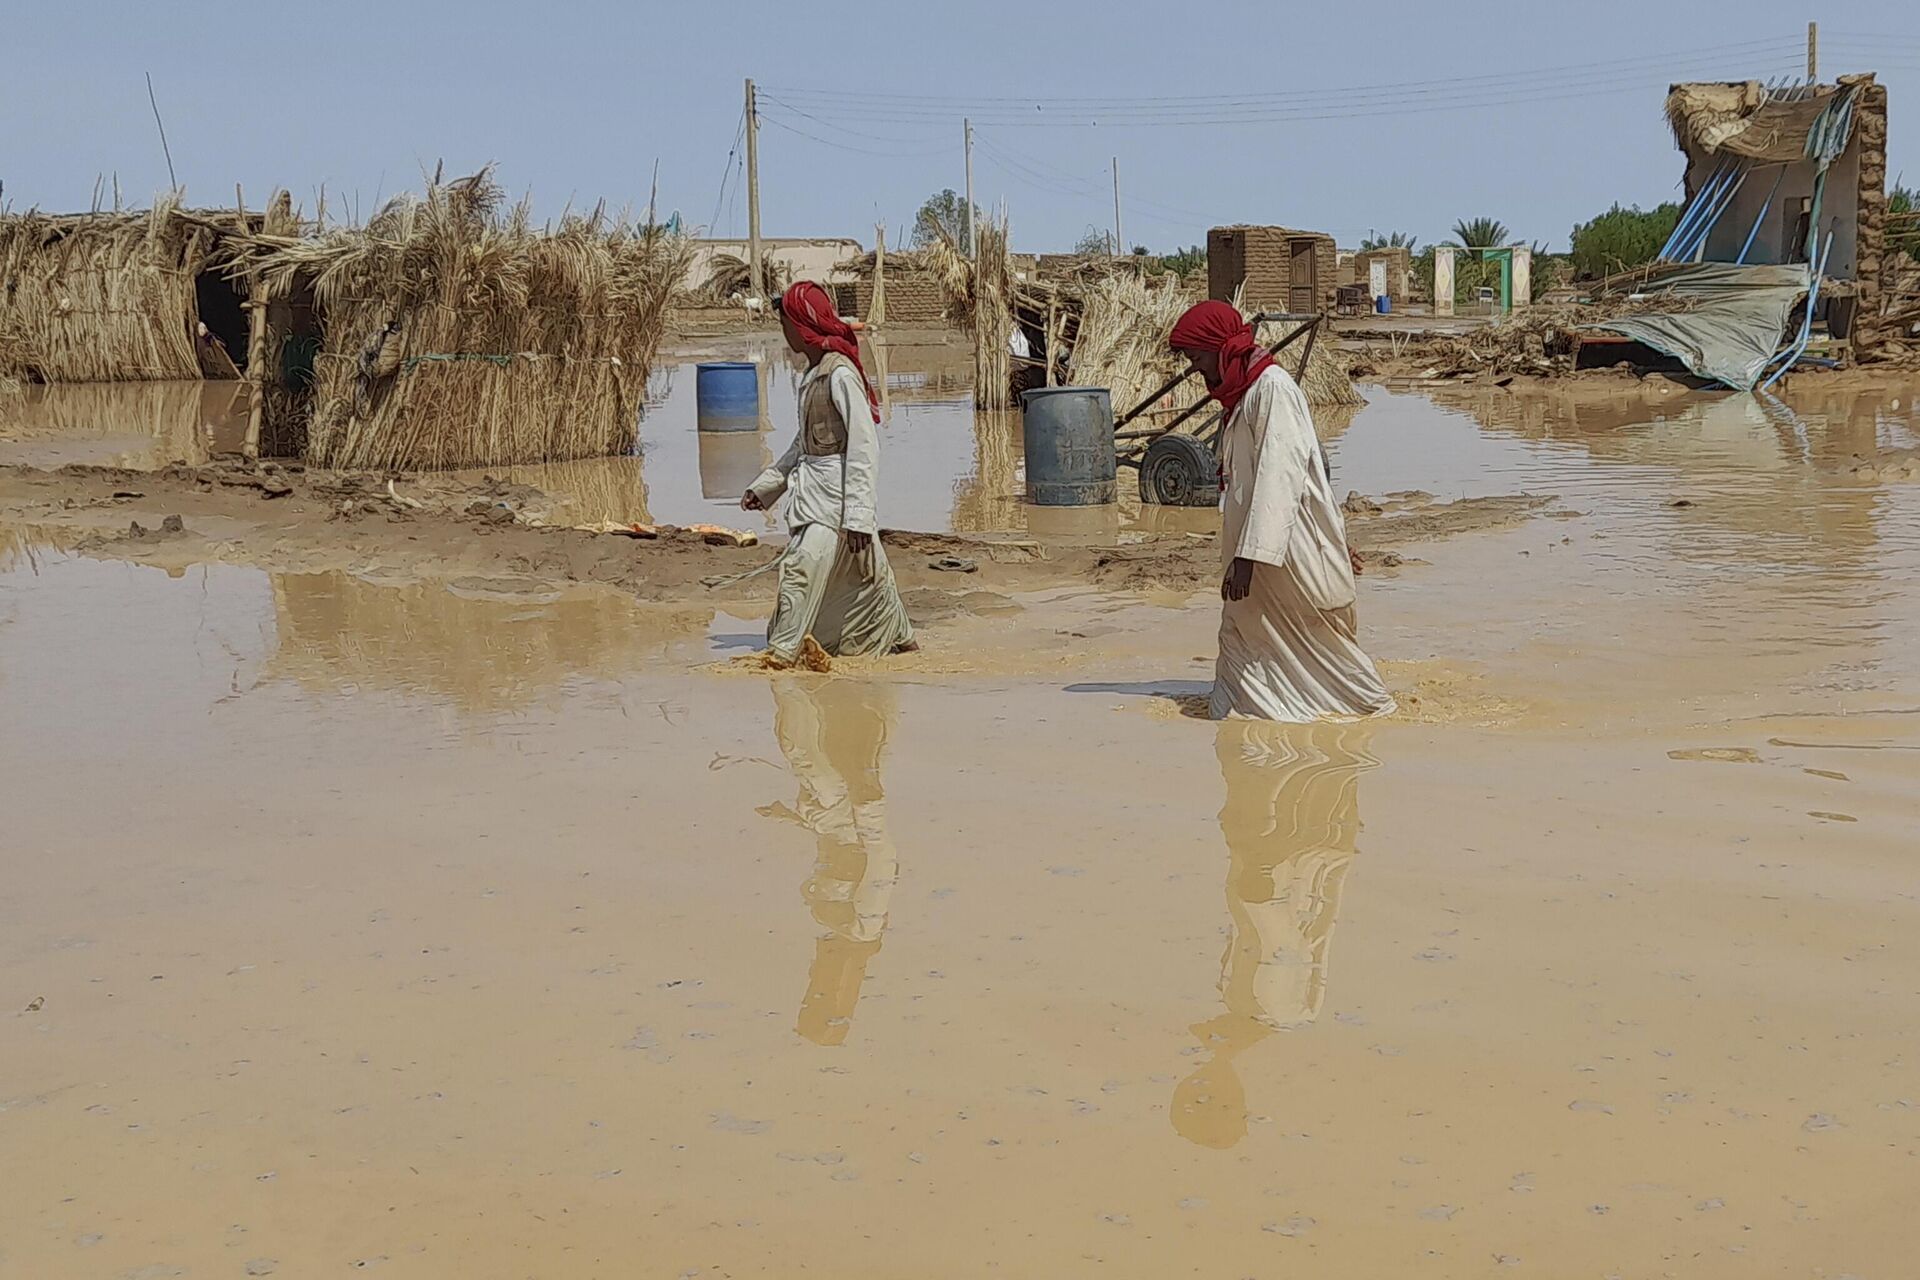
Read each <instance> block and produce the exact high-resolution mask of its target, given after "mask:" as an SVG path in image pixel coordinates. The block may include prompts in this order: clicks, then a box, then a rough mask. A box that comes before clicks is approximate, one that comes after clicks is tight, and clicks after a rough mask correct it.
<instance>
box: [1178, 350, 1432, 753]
mask: <svg viewBox="0 0 1920 1280" xmlns="http://www.w3.org/2000/svg"><path fill="white" fill-rule="evenodd" d="M1221 468H1222V472H1223V475H1224V477H1225V490H1224V492H1223V493H1222V495H1221V502H1222V514H1221V534H1220V553H1221V561H1222V565H1223V568H1225V569H1231V568H1232V565H1233V562H1234V560H1235V559H1244V560H1251V561H1253V584H1252V590H1251V591H1249V592H1248V594H1247V597H1246V599H1244V600H1230V601H1227V602H1226V603H1225V605H1224V606H1223V608H1222V609H1221V611H1220V658H1219V661H1218V663H1217V664H1216V666H1215V668H1214V683H1213V697H1212V699H1211V705H1210V710H1211V713H1212V715H1213V717H1214V718H1215V719H1217V720H1218V719H1225V718H1227V717H1229V716H1239V717H1246V718H1249V719H1256V720H1293V721H1302V722H1305V721H1313V720H1322V719H1328V718H1351V717H1358V716H1372V715H1384V714H1386V713H1388V712H1390V711H1392V710H1394V701H1393V696H1392V695H1391V694H1389V693H1388V692H1387V689H1386V686H1385V685H1384V684H1383V683H1381V680H1380V674H1379V672H1377V671H1375V670H1374V666H1373V661H1372V659H1370V658H1368V657H1367V655H1366V653H1365V652H1364V651H1362V650H1361V648H1360V645H1359V643H1358V641H1357V638H1356V637H1357V631H1356V626H1355V622H1354V615H1353V602H1354V583H1353V566H1352V564H1351V563H1350V562H1349V561H1348V559H1347V529H1346V522H1345V521H1344V520H1343V519H1341V516H1340V508H1339V506H1338V505H1337V504H1336V503H1335V502H1334V500H1333V489H1332V485H1331V483H1330V482H1329V481H1328V478H1327V471H1326V466H1325V463H1324V461H1323V460H1322V455H1321V451H1320V441H1319V438H1318V437H1317V436H1316V435H1315V434H1314V431H1313V416H1312V413H1311V412H1310V411H1309V409H1308V408H1307V398H1306V396H1304V395H1302V394H1301V391H1300V387H1299V385H1298V384H1296V383H1295V382H1294V380H1293V378H1292V377H1291V376H1289V375H1288V374H1287V372H1286V371H1285V370H1284V369H1281V368H1280V367H1279V366H1277V365H1275V366H1272V367H1270V368H1268V369H1267V370H1265V371H1264V372H1263V373H1261V375H1260V376H1259V377H1258V378H1256V379H1255V380H1254V383H1253V386H1251V387H1250V388H1248V390H1247V394H1246V396H1245V397H1244V398H1242V399H1241V401H1240V404H1239V405H1238V406H1237V407H1236V408H1235V410H1234V414H1233V417H1232V418H1231V419H1230V420H1229V421H1228V423H1227V427H1226V433H1225V435H1224V436H1223V437H1222V440H1221Z"/></svg>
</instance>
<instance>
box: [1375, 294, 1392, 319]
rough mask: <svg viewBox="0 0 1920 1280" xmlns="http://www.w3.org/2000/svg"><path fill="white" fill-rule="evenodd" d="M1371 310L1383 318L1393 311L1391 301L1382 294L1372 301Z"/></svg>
mask: <svg viewBox="0 0 1920 1280" xmlns="http://www.w3.org/2000/svg"><path fill="white" fill-rule="evenodd" d="M1373 309H1374V310H1375V311H1378V312H1379V313H1380V314H1381V315H1383V316H1384V315H1387V314H1389V313H1390V312H1391V311H1392V310H1393V299H1392V298H1389V297H1388V296H1387V295H1386V294H1384V293H1383V294H1381V295H1380V296H1379V297H1377V298H1375V299H1374V300H1373Z"/></svg>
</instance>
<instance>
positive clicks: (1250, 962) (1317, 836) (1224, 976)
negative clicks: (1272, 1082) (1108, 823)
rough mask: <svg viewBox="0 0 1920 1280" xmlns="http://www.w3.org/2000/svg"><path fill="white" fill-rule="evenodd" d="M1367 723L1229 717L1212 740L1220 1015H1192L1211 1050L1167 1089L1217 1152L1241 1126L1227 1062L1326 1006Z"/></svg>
mask: <svg viewBox="0 0 1920 1280" xmlns="http://www.w3.org/2000/svg"><path fill="white" fill-rule="evenodd" d="M1371 732H1372V730H1371V726H1368V725H1364V724H1312V725H1289V724H1274V723H1271V722H1267V721H1254V720H1236V721H1229V722H1228V723H1226V724H1223V725H1221V727H1220V732H1219V736H1218V737H1217V739H1216V740H1215V746H1214V750H1215V754H1216V755H1217V756H1218V757H1219V760H1220V775H1221V778H1222V780H1223V781H1224V782H1225V783H1226V793H1227V794H1226V802H1225V804H1224V805H1222V806H1221V809H1220V834H1221V836H1222V837H1224V838H1225V840H1226V845H1227V881H1226V890H1227V919H1228V935H1227V948H1226V952H1225V954H1223V955H1222V956H1221V958H1220V1002H1221V1005H1222V1009H1221V1012H1219V1013H1218V1014H1215V1015H1214V1016H1213V1017H1211V1018H1209V1019H1207V1020H1206V1021H1204V1022H1198V1023H1195V1024H1194V1026H1193V1028H1192V1030H1193V1034H1194V1035H1195V1036H1196V1037H1197V1038H1198V1039H1199V1041H1200V1046H1201V1048H1202V1049H1204V1050H1205V1051H1206V1052H1207V1054H1208V1056H1207V1059H1206V1061H1204V1062H1202V1063H1201V1064H1200V1065H1199V1066H1198V1067H1196V1068H1194V1070H1193V1072H1192V1073H1191V1074H1190V1075H1188V1076H1187V1077H1186V1079H1184V1080H1182V1081H1181V1082H1180V1083H1179V1084H1178V1085H1176V1086H1175V1088H1174V1091H1173V1104H1172V1106H1171V1107H1170V1108H1169V1115H1170V1117H1171V1119H1172V1121H1173V1127H1174V1129H1175V1131H1176V1132H1178V1133H1179V1134H1180V1136H1181V1137H1183V1138H1185V1139H1187V1140H1188V1141H1189V1142H1193V1143H1196V1144H1197V1145H1199V1146H1203V1147H1213V1148H1217V1149H1224V1148H1227V1147H1231V1146H1233V1145H1234V1144H1236V1143H1238V1142H1239V1141H1240V1140H1241V1139H1242V1138H1244V1137H1246V1134H1247V1097H1246V1087H1245V1085H1244V1084H1243V1083H1242V1082H1241V1079H1240V1073H1239V1070H1238V1068H1237V1067H1236V1066H1235V1060H1236V1059H1237V1058H1239V1057H1240V1055H1241V1054H1243V1053H1246V1052H1247V1051H1248V1050H1250V1049H1252V1048H1253V1047H1254V1046H1255V1045H1257V1044H1259V1043H1260V1042H1261V1041H1263V1040H1265V1039H1267V1038H1268V1037H1269V1036H1272V1035H1274V1034H1275V1033H1277V1032H1283V1031H1291V1030H1297V1029H1299V1028H1303V1027H1307V1026H1310V1025H1312V1024H1313V1023H1314V1022H1315V1021H1317V1020H1318V1019H1319V1017H1320V1012H1321V1009H1322V1008H1323V1007H1324V1006H1325V1004H1326V997H1327V974H1328V967H1329V956H1330V951H1331V948H1332V944H1333V928H1334V925H1335V923H1336V922H1337V920H1338V918H1339V914H1340V895H1341V892H1342V891H1343V890H1344V888H1345V887H1346V880H1347V870H1348V867H1349V865H1350V864H1351V863H1352V861H1353V857H1354V853H1355V852H1356V848H1355V839H1356V837H1357V835H1358V833H1359V830H1360V794H1359V780H1360V775H1361V774H1362V773H1364V772H1365V771H1366V770H1368V769H1371V768H1374V767H1375V766H1376V765H1377V764H1378V761H1376V760H1375V759H1374V758H1373V757H1372V756H1371V755H1369V754H1368V752H1367V746H1368V739H1369V737H1370V736H1371Z"/></svg>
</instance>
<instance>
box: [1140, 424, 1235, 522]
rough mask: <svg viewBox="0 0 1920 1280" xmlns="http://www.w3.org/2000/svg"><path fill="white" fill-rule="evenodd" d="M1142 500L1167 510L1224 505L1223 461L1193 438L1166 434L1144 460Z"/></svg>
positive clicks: (1147, 453) (1141, 484) (1151, 446)
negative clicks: (1221, 484)
mask: <svg viewBox="0 0 1920 1280" xmlns="http://www.w3.org/2000/svg"><path fill="white" fill-rule="evenodd" d="M1140 501H1142V502H1151V503H1155V504H1158V505H1159V506H1163V507H1217V506H1219V505H1220V460H1219V459H1218V458H1216V457H1214V456H1213V450H1211V449H1209V448H1207V446H1206V445H1204V444H1201V443H1200V442H1199V441H1198V440H1196V439H1194V438H1193V437H1192V436H1183V435H1165V436H1161V437H1160V438H1159V439H1158V440H1155V441H1154V442H1153V443H1152V444H1150V445H1148V446H1147V452H1146V456H1145V457H1143V458H1141V459H1140Z"/></svg>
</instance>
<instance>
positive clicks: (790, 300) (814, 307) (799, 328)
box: [780, 280, 880, 418]
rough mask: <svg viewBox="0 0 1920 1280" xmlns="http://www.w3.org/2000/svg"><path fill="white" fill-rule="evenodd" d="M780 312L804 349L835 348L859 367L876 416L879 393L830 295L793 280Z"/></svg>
mask: <svg viewBox="0 0 1920 1280" xmlns="http://www.w3.org/2000/svg"><path fill="white" fill-rule="evenodd" d="M780 314H781V315H783V316H785V317H786V318H787V319H789V320H791V321H793V327H794V331H795V332H797V333H798V334H799V335H800V342H801V345H803V346H805V347H806V349H807V350H809V351H811V352H814V353H815V354H816V355H817V354H819V353H820V352H823V351H835V352H838V353H839V354H841V355H843V356H845V357H846V358H847V359H849V360H851V361H853V367H854V368H855V369H858V370H859V371H860V381H861V382H862V383H864V384H865V385H866V388H867V403H868V404H869V405H870V406H872V408H873V414H874V417H876V418H877V417H879V416H880V397H879V396H877V395H875V394H874V393H873V382H872V381H871V380H870V379H869V378H868V377H867V369H866V366H865V365H863V364H861V363H860V344H859V342H858V341H857V340H855V338H854V336H853V330H852V329H851V328H849V327H848V326H847V322H846V321H845V320H842V319H841V318H840V313H839V312H837V311H835V310H834V309H833V299H832V298H830V297H828V296H827V291H826V290H825V289H822V288H821V287H820V286H819V285H817V284H815V283H814V282H813V281H811V280H796V281H794V283H793V285H792V286H791V287H789V288H788V290H787V291H786V292H785V293H783V294H781V295H780Z"/></svg>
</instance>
